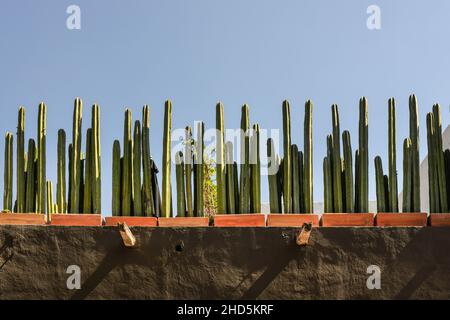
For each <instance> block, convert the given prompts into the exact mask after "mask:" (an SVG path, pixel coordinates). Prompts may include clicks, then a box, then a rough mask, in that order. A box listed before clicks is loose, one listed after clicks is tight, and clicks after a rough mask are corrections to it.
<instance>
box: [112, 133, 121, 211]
mask: <svg viewBox="0 0 450 320" xmlns="http://www.w3.org/2000/svg"><path fill="white" fill-rule="evenodd" d="M121 185H122V184H121V166H120V142H119V140H114V143H113V163H112V194H111V195H112V205H111V207H112V215H113V216H120V215H121V206H120V202H121V201H120V199H121V194H120V193H121V190H120V189H121Z"/></svg>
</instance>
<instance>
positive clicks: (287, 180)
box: [282, 100, 292, 213]
mask: <svg viewBox="0 0 450 320" xmlns="http://www.w3.org/2000/svg"><path fill="white" fill-rule="evenodd" d="M282 109H283V150H284V157H283V204H284V213H291V212H292V198H291V193H292V176H291V170H292V159H291V110H290V107H289V102H288V101H287V100H284V101H283V105H282Z"/></svg>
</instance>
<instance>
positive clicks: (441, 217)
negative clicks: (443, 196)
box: [430, 213, 450, 227]
mask: <svg viewBox="0 0 450 320" xmlns="http://www.w3.org/2000/svg"><path fill="white" fill-rule="evenodd" d="M430 225H431V226H432V227H450V213H431V214H430Z"/></svg>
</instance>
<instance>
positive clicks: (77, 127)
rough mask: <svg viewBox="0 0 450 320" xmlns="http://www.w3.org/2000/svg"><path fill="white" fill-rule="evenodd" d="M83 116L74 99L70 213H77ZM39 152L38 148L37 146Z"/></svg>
mask: <svg viewBox="0 0 450 320" xmlns="http://www.w3.org/2000/svg"><path fill="white" fill-rule="evenodd" d="M82 114H83V102H82V101H81V99H80V98H76V99H75V103H74V110H73V126H72V159H71V163H72V168H71V173H70V177H69V181H70V182H69V183H70V185H71V186H70V191H71V195H70V210H71V213H79V212H80V209H79V205H80V188H81V158H80V155H81V124H82ZM38 150H39V146H38Z"/></svg>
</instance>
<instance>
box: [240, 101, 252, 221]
mask: <svg viewBox="0 0 450 320" xmlns="http://www.w3.org/2000/svg"><path fill="white" fill-rule="evenodd" d="M249 122H250V121H249V107H248V105H247V104H244V105H243V106H242V109H241V145H240V149H241V150H240V151H241V152H240V161H241V172H240V174H241V175H240V179H239V184H240V188H239V189H240V192H239V213H249V212H250V192H251V191H250V167H249V162H250V159H249V154H250V140H249V139H250V138H249V132H248V130H249Z"/></svg>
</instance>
